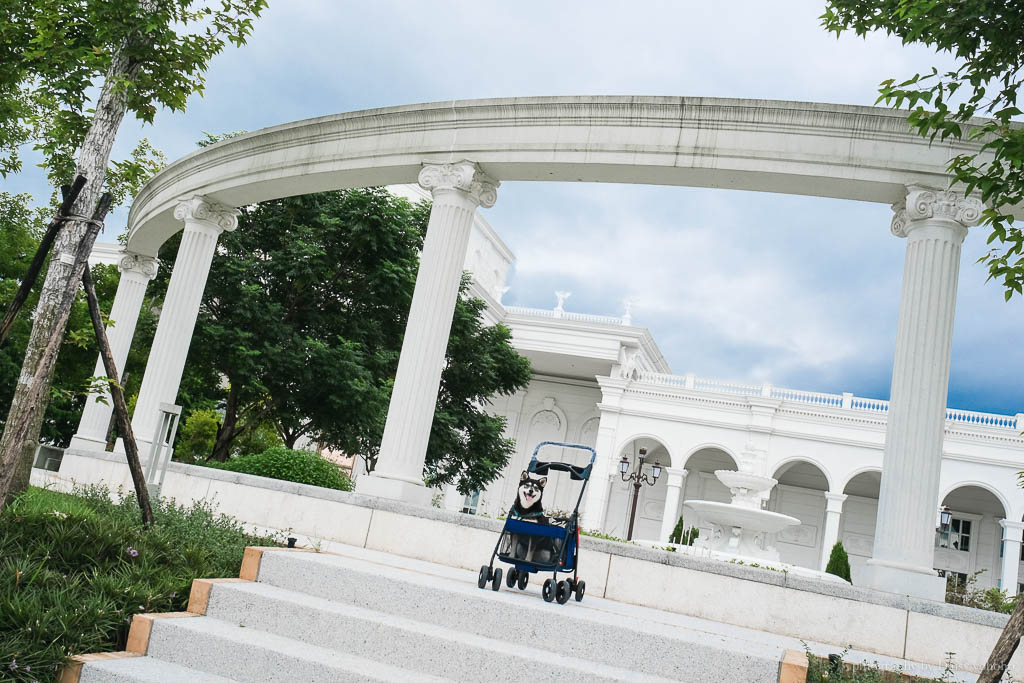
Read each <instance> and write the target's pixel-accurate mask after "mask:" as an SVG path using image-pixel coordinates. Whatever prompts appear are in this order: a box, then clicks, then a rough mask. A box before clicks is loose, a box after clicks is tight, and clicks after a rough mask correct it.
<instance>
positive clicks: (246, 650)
mask: <svg viewBox="0 0 1024 683" xmlns="http://www.w3.org/2000/svg"><path fill="white" fill-rule="evenodd" d="M146 658H148V659H153V660H159V661H160V662H169V663H171V664H174V665H177V666H179V667H184V668H186V669H191V670H193V671H197V672H202V673H205V674H213V675H215V676H223V677H225V678H228V679H230V680H232V681H237V682H238V683H285V682H293V681H332V682H339V681H340V682H348V681H352V682H353V683H354V682H356V681H385V682H389V683H433V682H440V681H445V680H449V679H445V678H440V677H437V676H432V675H429V674H425V673H421V672H419V671H417V670H416V662H397V663H398V664H400V665H402V666H406V667H408V668H399V666H394V665H389V664H383V663H381V662H375V661H372V660H369V659H366V658H364V657H359V656H357V655H353V654H350V653H346V652H340V651H337V650H332V649H327V648H323V647H317V646H315V645H310V644H308V643H303V642H300V641H298V640H294V639H292V638H287V637H283V636H279V635H275V634H273V633H267V632H264V631H260V630H258V629H255V628H248V627H246V625H245V622H244V621H241V622H239V623H229V622H226V621H222V620H220V619H215V618H213V617H195V618H192V619H157V620H156V621H154V623H153V629H152V632H151V634H150V638H149V648H148V650H147V652H146ZM86 668H91V667H86ZM161 680H162V679H161ZM196 680H201V679H196Z"/></svg>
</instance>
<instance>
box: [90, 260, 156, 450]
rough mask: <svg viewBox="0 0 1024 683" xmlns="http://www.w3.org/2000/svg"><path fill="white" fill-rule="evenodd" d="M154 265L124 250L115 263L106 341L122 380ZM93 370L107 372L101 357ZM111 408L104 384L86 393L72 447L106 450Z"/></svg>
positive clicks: (100, 373) (102, 374)
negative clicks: (114, 289)
mask: <svg viewBox="0 0 1024 683" xmlns="http://www.w3.org/2000/svg"><path fill="white" fill-rule="evenodd" d="M157 267H158V266H157V260H156V259H155V258H153V257H151V256H142V255H141V254H130V253H124V254H123V255H122V256H121V260H120V261H119V262H118V264H117V269H118V270H119V271H121V278H120V280H118V282H117V293H116V294H115V295H114V304H113V306H111V308H110V320H111V321H112V325H110V326H109V327H107V341H108V342H109V343H110V353H111V354H112V355H113V357H114V363H115V364H116V366H117V372H118V374H119V375H120V377H119V379H121V380H123V379H124V365H125V362H126V361H127V360H128V351H129V350H130V349H131V346H132V337H134V336H135V325H136V323H138V321H139V310H140V309H141V308H142V301H143V299H145V297H146V286H147V285H148V284H149V281H150V280H152V279H153V278H155V277H156V272H157ZM92 374H93V377H106V376H107V371H106V368H104V367H103V359H102V358H97V360H96V368H95V369H94V370H93V371H92ZM99 398H102V399H104V401H105V402H103V403H101V402H100V401H99V400H97V399H99ZM113 410H114V405H113V403H112V402H111V399H110V392H109V390H108V389H107V387H106V386H105V385H104V387H103V389H102V391H100V392H99V393H93V394H89V396H88V397H87V398H86V400H85V408H84V409H83V410H82V419H81V420H79V422H78V431H77V432H76V433H75V435H74V436H73V437H72V438H71V448H84V449H89V450H100V451H102V450H106V447H107V429H108V427H109V426H110V415H111V413H112V412H113Z"/></svg>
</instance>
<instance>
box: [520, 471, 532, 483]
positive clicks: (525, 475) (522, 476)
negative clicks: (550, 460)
mask: <svg viewBox="0 0 1024 683" xmlns="http://www.w3.org/2000/svg"><path fill="white" fill-rule="evenodd" d="M529 478H530V473H529V472H527V471H526V470H523V473H522V474H520V475H519V481H526V480H527V479H529Z"/></svg>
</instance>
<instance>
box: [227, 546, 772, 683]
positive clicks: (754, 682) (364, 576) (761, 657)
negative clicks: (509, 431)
mask: <svg viewBox="0 0 1024 683" xmlns="http://www.w3.org/2000/svg"><path fill="white" fill-rule="evenodd" d="M375 559H376V561H370V560H367V559H362V558H358V557H351V556H339V555H334V554H327V553H289V552H275V551H269V552H265V553H263V555H262V559H261V561H260V566H259V572H258V582H259V583H261V584H267V585H270V586H274V587H277V588H282V589H285V590H287V591H292V592H295V593H305V594H306V595H307V596H309V597H311V598H313V599H314V600H321V601H329V602H331V603H338V604H341V605H349V606H353V607H358V608H363V609H365V610H372V611H373V612H376V613H379V614H384V615H390V616H391V617H393V618H396V619H405V620H411V621H413V622H418V623H419V624H422V625H427V626H428V627H429V628H430V629H432V631H433V632H434V633H457V634H460V637H463V638H468V637H470V636H477V637H483V638H488V639H493V640H500V641H502V642H505V643H508V644H511V645H514V646H516V647H518V648H529V649H531V650H536V651H542V652H543V653H544V654H543V656H542V661H554V660H553V659H552V655H557V656H558V657H569V658H573V659H575V660H579V661H583V662H590V663H593V664H598V665H604V666H607V667H612V669H611V671H612V672H614V671H615V670H622V669H626V670H628V671H631V672H635V673H634V677H635V676H636V675H640V674H644V675H650V676H660V677H665V678H670V679H673V680H679V681H695V682H697V681H701V682H703V681H728V680H737V681H739V680H742V681H747V682H749V683H758V682H760V681H764V682H768V681H772V682H774V681H777V680H778V675H779V662H780V660H781V658H782V653H783V650H784V648H781V647H778V646H776V645H774V644H765V643H764V642H758V641H757V640H756V639H754V638H750V639H747V638H744V637H736V635H735V632H737V631H741V630H738V629H730V628H725V629H722V628H718V629H717V630H716V629H715V628H714V627H715V625H712V624H709V625H708V626H709V629H708V630H699V629H694V628H690V627H688V626H686V625H683V622H686V621H687V620H686V619H685V618H683V619H680V618H679V615H670V614H667V613H662V612H659V611H658V610H652V609H646V608H631V607H630V606H625V605H621V604H620V603H615V602H612V601H609V600H604V599H602V598H600V597H597V596H586V597H585V598H584V600H583V602H581V603H577V602H575V601H574V600H570V602H569V603H567V604H566V605H558V604H557V603H547V602H544V600H543V599H542V597H541V595H540V586H539V585H538V584H539V583H540V582H541V581H540V578H541V577H542V575H540V574H535V575H532V576H531V581H532V585H530V586H528V587H527V589H526V590H525V591H523V592H520V591H519V590H518V589H507V588H506V587H505V586H504V584H503V585H502V587H501V590H500V591H498V592H493V591H491V590H489V589H488V590H480V589H479V588H477V585H476V580H475V577H474V576H471V574H470V573H469V572H465V571H464V570H458V569H452V568H448V567H440V566H438V565H430V564H427V563H416V562H415V561H408V560H404V559H400V558H393V557H390V556H389V557H388V558H386V561H381V558H380V557H379V556H378V557H376V558H375ZM506 569H507V567H506ZM581 578H585V574H583V573H581ZM239 585H242V584H216V585H215V586H214V589H213V592H212V594H211V599H210V602H211V604H215V603H216V602H217V596H218V595H220V594H222V593H223V594H224V595H225V596H227V594H228V593H229V592H231V591H234V592H235V593H236V594H237V593H239V592H241V589H238V588H237V587H238V586H239ZM233 599H238V598H233ZM224 604H225V605H226V604H228V603H224ZM215 609H216V608H215ZM232 609H236V608H232ZM210 613H211V614H216V612H215V611H211V612H210ZM339 618H340V617H339ZM694 621H695V620H692V619H690V620H689V622H694ZM403 623H404V622H403ZM305 628H306V627H304V629H303V630H304V631H305ZM309 628H312V625H310V627H309Z"/></svg>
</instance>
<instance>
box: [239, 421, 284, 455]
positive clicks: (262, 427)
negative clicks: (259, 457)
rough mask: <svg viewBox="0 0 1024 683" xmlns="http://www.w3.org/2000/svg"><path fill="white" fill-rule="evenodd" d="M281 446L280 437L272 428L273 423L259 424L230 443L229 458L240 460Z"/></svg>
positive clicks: (282, 443)
mask: <svg viewBox="0 0 1024 683" xmlns="http://www.w3.org/2000/svg"><path fill="white" fill-rule="evenodd" d="M283 445H284V442H283V441H281V437H280V436H279V435H278V433H277V430H276V429H275V428H274V423H272V422H260V423H259V424H255V425H253V426H252V427H249V428H248V429H246V430H245V431H244V432H242V433H241V434H240V435H239V436H236V437H235V438H234V439H233V440H232V441H231V457H233V458H241V457H244V456H246V455H254V454H256V453H262V452H263V451H265V450H267V449H268V448H272V447H274V446H283Z"/></svg>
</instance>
